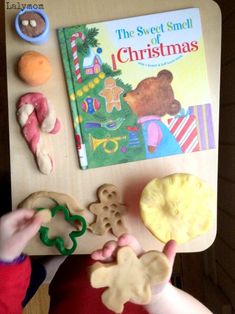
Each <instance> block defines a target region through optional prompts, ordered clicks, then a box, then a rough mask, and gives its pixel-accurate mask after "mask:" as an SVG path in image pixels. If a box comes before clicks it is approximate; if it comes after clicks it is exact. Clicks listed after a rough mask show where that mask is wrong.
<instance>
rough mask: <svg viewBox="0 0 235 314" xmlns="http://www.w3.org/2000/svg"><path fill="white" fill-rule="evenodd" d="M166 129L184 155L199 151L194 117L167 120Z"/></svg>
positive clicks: (187, 116)
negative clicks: (167, 128)
mask: <svg viewBox="0 0 235 314" xmlns="http://www.w3.org/2000/svg"><path fill="white" fill-rule="evenodd" d="M168 127H169V130H170V132H171V133H172V134H173V135H174V136H175V138H176V140H177V142H178V143H179V145H180V147H181V149H182V151H183V152H184V153H192V152H196V151H199V150H200V147H199V141H198V130H197V122H196V117H195V116H194V115H186V116H179V117H175V118H170V119H168Z"/></svg>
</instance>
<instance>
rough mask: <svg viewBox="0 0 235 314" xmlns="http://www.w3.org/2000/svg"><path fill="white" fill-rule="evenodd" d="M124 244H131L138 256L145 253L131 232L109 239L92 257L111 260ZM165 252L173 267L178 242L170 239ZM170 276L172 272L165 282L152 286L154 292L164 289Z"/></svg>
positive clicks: (106, 260)
mask: <svg viewBox="0 0 235 314" xmlns="http://www.w3.org/2000/svg"><path fill="white" fill-rule="evenodd" d="M123 246H130V247H131V248H132V249H133V250H134V251H135V253H136V255H137V256H139V255H141V254H143V253H144V250H143V249H142V247H141V246H140V244H139V242H138V241H137V240H136V238H135V237H134V236H132V235H130V234H123V235H122V236H120V237H119V238H118V239H117V241H109V242H107V243H106V244H105V245H104V246H103V248H102V249H100V250H97V251H94V252H93V253H92V254H91V257H92V258H93V259H94V260H97V261H104V262H111V261H113V260H114V259H115V257H116V253H117V250H118V249H119V248H120V247H123ZM163 253H164V254H165V255H166V256H167V258H168V260H169V262H170V266H171V269H172V268H173V264H174V260H175V254H176V242H175V241H173V240H171V241H169V242H168V243H167V244H166V245H165V247H164V248H163ZM170 276H171V272H170V275H169V278H167V279H166V281H165V282H164V283H161V284H159V285H157V286H154V287H153V288H152V291H153V294H158V293H159V292H161V291H162V290H163V288H164V287H165V286H166V284H167V283H168V281H169V279H170Z"/></svg>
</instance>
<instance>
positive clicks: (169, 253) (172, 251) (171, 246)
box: [163, 240, 177, 266]
mask: <svg viewBox="0 0 235 314" xmlns="http://www.w3.org/2000/svg"><path fill="white" fill-rule="evenodd" d="M176 247H177V243H176V241H174V240H170V241H168V242H167V243H166V245H165V246H164V248H163V253H164V254H165V255H166V257H167V258H168V259H169V262H170V265H171V266H173V264H174V260H175V255H176Z"/></svg>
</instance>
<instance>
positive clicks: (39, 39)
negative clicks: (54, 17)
mask: <svg viewBox="0 0 235 314" xmlns="http://www.w3.org/2000/svg"><path fill="white" fill-rule="evenodd" d="M26 12H35V13H37V14H39V15H41V17H42V18H43V19H44V22H45V28H44V30H43V32H42V34H40V35H38V36H36V37H30V36H27V35H25V34H24V33H23V32H22V31H21V29H20V23H19V17H20V15H22V14H24V13H26ZM49 26H50V25H49V19H48V17H47V15H46V13H45V12H44V11H43V10H41V9H23V10H21V11H20V12H19V13H18V14H17V15H16V18H15V29H16V32H17V34H18V35H19V36H20V37H21V38H22V39H24V40H25V41H27V42H29V43H31V44H35V45H42V44H43V43H45V42H46V41H47V40H48V38H49Z"/></svg>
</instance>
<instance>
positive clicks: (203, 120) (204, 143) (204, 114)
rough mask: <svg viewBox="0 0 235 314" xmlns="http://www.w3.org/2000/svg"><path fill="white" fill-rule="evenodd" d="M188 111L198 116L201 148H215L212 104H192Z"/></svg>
mask: <svg viewBox="0 0 235 314" xmlns="http://www.w3.org/2000/svg"><path fill="white" fill-rule="evenodd" d="M188 113H189V114H190V115H194V116H195V118H196V123H197V132H198V141H199V147H200V150H206V149H211V148H215V138H214V131H213V122H212V112H211V105H210V104H205V105H199V106H190V107H189V108H188Z"/></svg>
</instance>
